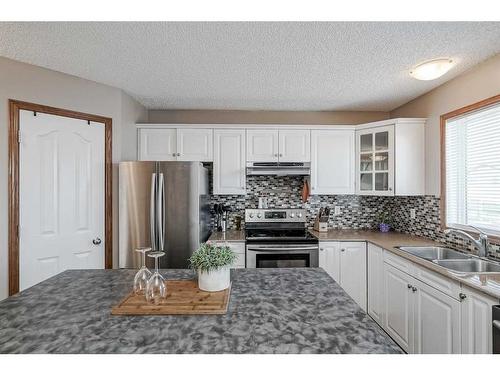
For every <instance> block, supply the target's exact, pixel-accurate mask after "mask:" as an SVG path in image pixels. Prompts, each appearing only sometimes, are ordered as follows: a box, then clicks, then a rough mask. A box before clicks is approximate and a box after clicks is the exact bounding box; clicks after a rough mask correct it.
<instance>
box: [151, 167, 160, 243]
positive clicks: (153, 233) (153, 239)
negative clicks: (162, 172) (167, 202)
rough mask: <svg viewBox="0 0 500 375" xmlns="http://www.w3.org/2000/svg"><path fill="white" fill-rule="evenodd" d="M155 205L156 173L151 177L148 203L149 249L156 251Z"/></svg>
mask: <svg viewBox="0 0 500 375" xmlns="http://www.w3.org/2000/svg"><path fill="white" fill-rule="evenodd" d="M155 203H156V173H153V174H152V175H151V200H150V202H149V235H150V237H151V248H152V249H153V250H158V248H157V247H156V226H155V209H156V206H155Z"/></svg>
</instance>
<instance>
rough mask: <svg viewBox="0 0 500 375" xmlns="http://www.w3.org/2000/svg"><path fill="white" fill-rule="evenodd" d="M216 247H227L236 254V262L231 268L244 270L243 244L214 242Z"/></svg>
mask: <svg viewBox="0 0 500 375" xmlns="http://www.w3.org/2000/svg"><path fill="white" fill-rule="evenodd" d="M213 243H214V244H216V245H218V246H229V248H230V249H231V250H233V251H234V252H235V253H236V260H235V261H234V263H233V266H232V267H231V268H245V267H246V266H245V259H246V256H245V243H244V242H227V241H214V242H213Z"/></svg>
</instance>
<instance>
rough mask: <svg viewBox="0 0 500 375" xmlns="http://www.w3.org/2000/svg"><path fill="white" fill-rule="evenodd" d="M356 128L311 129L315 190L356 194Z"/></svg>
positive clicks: (315, 191)
mask: <svg viewBox="0 0 500 375" xmlns="http://www.w3.org/2000/svg"><path fill="white" fill-rule="evenodd" d="M354 159H355V147H354V130H312V131H311V194H354V191H355V189H354V176H355V165H354Z"/></svg>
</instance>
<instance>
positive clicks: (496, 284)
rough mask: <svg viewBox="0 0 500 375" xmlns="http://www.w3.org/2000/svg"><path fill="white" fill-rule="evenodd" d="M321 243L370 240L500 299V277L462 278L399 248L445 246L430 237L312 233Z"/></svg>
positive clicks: (367, 232)
mask: <svg viewBox="0 0 500 375" xmlns="http://www.w3.org/2000/svg"><path fill="white" fill-rule="evenodd" d="M310 232H311V233H312V234H313V235H314V236H315V237H316V238H318V239H319V240H320V241H367V242H371V243H373V244H374V245H376V246H379V247H382V248H384V249H386V250H388V251H390V252H392V253H394V254H396V255H399V256H401V257H403V258H406V259H408V260H410V261H412V262H414V263H417V264H419V265H421V266H423V267H425V268H428V269H431V270H433V271H435V272H438V273H440V274H442V275H444V276H447V277H449V278H451V279H454V280H457V281H459V282H460V283H462V284H464V285H467V286H470V287H472V288H474V289H477V290H479V291H481V292H483V293H486V294H488V295H490V296H492V297H494V298H498V299H500V274H482V275H466V276H461V275H458V274H456V273H453V272H450V271H448V270H447V269H446V268H443V267H440V266H438V265H437V264H435V263H433V262H430V261H428V260H425V259H422V258H419V257H417V256H414V255H412V254H409V253H407V252H405V251H402V250H400V249H398V248H397V247H396V246H402V245H407V246H422V245H430V246H444V245H443V244H442V243H440V242H436V241H432V240H429V239H426V238H422V237H417V236H412V235H409V234H405V233H398V232H388V233H382V232H377V231H371V230H349V229H330V230H328V232H322V233H320V232H316V231H314V230H311V231H310Z"/></svg>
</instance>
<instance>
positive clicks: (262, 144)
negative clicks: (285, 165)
mask: <svg viewBox="0 0 500 375" xmlns="http://www.w3.org/2000/svg"><path fill="white" fill-rule="evenodd" d="M278 148H279V142H278V130H260V129H248V130H247V161H268V162H271V161H272V162H277V161H278V158H279V151H278Z"/></svg>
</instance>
